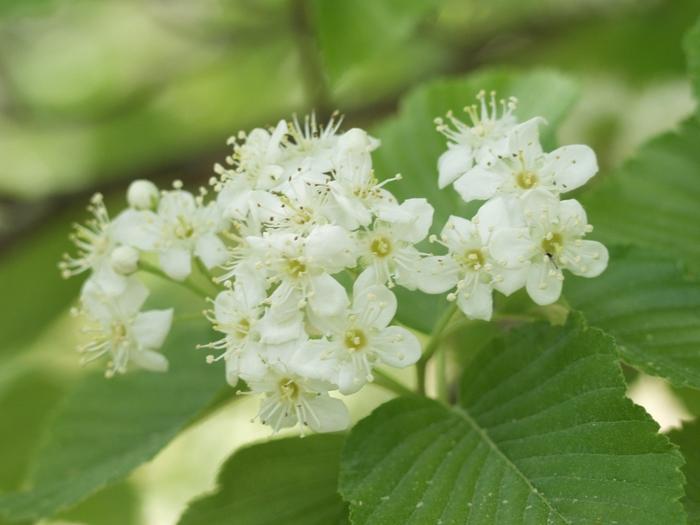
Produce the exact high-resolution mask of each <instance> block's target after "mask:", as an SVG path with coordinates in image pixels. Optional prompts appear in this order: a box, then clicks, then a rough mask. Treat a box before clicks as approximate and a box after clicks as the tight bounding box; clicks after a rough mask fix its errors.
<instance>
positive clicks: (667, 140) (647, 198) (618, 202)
mask: <svg viewBox="0 0 700 525" xmlns="http://www.w3.org/2000/svg"><path fill="white" fill-rule="evenodd" d="M699 143H700V123H699V122H697V121H695V120H689V121H687V122H685V123H684V124H683V126H682V127H681V129H680V131H678V132H671V133H666V134H664V135H661V136H660V137H658V138H656V139H654V140H652V141H651V142H649V143H647V144H646V145H644V146H643V147H642V148H641V150H640V152H639V154H638V155H637V156H635V157H634V158H632V159H631V160H629V161H628V162H626V163H625V164H624V165H623V166H622V167H621V168H620V169H619V170H617V171H616V172H615V173H611V174H609V175H608V176H606V177H604V178H603V179H602V180H600V181H599V184H598V185H597V186H596V187H595V189H594V190H593V191H591V192H589V193H587V194H585V195H583V196H582V198H581V201H582V202H583V204H584V205H585V207H586V210H587V211H588V220H589V222H590V223H591V224H593V225H594V228H595V230H594V236H595V238H596V239H598V240H601V241H603V242H607V243H610V244H636V245H639V246H644V247H647V248H650V249H652V250H653V251H656V252H657V253H664V254H666V255H668V256H670V257H674V258H678V259H682V260H684V261H685V262H686V263H687V264H688V266H689V268H690V269H691V270H694V271H698V270H700V227H698V225H699V224H700V206H699V205H698V198H699V197H700V148H698V144H699Z"/></svg>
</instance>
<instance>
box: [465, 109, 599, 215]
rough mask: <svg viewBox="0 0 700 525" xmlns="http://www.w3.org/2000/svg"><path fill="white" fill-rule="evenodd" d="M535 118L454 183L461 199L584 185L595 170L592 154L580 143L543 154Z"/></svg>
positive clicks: (568, 189)
mask: <svg viewBox="0 0 700 525" xmlns="http://www.w3.org/2000/svg"><path fill="white" fill-rule="evenodd" d="M541 122H543V119H542V118H540V117H535V118H533V119H530V120H528V121H527V122H523V123H522V124H519V125H517V126H516V127H514V128H513V129H512V130H511V131H510V132H509V133H508V136H507V149H506V151H501V152H499V153H496V154H494V155H492V156H491V157H490V158H487V159H485V160H483V161H482V162H481V163H480V164H478V165H476V166H474V167H473V168H472V169H470V170H469V171H467V172H466V173H465V174H464V175H462V176H461V177H460V178H459V179H458V180H457V181H456V182H455V184H454V187H455V189H456V190H457V192H459V194H460V196H461V197H462V199H464V201H465V202H470V201H472V200H487V199H491V198H494V197H498V196H506V197H517V196H522V195H524V194H526V193H527V192H529V191H530V190H532V189H535V188H542V189H546V190H548V191H550V192H551V193H554V194H556V195H559V194H560V193H566V192H567V191H571V190H574V189H576V188H578V187H580V186H582V185H583V184H585V183H586V182H587V181H588V180H589V179H590V178H591V177H593V175H595V174H596V173H597V171H598V163H597V161H596V156H595V153H594V152H593V150H592V149H591V148H589V147H588V146H584V145H570V146H562V147H560V148H558V149H556V150H554V151H552V152H551V153H544V152H543V150H542V146H541V145H540V139H539V131H538V126H539V125H540V123H541Z"/></svg>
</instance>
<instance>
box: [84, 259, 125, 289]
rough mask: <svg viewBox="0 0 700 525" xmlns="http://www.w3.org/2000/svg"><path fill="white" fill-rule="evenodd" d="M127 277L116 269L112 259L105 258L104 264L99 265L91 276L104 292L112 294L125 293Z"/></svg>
mask: <svg viewBox="0 0 700 525" xmlns="http://www.w3.org/2000/svg"><path fill="white" fill-rule="evenodd" d="M126 279H127V277H126V276H124V275H121V274H118V273H117V272H115V271H114V267H113V266H112V262H111V260H110V259H107V260H105V261H104V263H103V264H101V265H100V266H98V267H97V268H96V269H95V270H94V272H93V274H92V276H91V277H90V280H92V281H93V282H94V283H96V284H97V285H98V286H99V287H100V289H101V290H102V291H103V292H104V293H106V294H108V295H111V296H117V295H120V294H122V293H124V290H125V288H126V286H127V281H126Z"/></svg>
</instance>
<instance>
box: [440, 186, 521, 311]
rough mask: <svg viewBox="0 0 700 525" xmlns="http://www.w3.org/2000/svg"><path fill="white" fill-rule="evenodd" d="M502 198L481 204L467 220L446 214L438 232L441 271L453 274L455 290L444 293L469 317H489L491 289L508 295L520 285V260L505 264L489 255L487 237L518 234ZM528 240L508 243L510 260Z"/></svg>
mask: <svg viewBox="0 0 700 525" xmlns="http://www.w3.org/2000/svg"><path fill="white" fill-rule="evenodd" d="M513 215H514V214H513V212H512V210H511V209H509V206H508V204H507V202H506V201H504V200H503V199H494V200H492V201H489V202H487V203H486V204H484V205H483V206H482V207H481V208H480V209H479V212H478V213H477V214H476V215H475V216H474V218H473V219H472V220H471V221H469V220H467V219H463V218H461V217H456V216H454V215H453V216H450V218H449V219H448V221H447V224H445V227H444V228H443V230H442V233H441V236H440V238H441V241H442V243H443V244H444V245H445V246H446V247H447V249H448V251H449V252H448V254H447V256H446V258H445V259H446V262H445V264H444V268H443V270H442V271H443V272H444V273H447V274H452V275H453V276H454V281H453V285H455V284H456V287H457V289H456V292H454V293H452V294H450V295H449V296H448V298H449V299H452V300H456V301H457V305H458V306H459V308H460V310H462V312H464V314H465V315H466V316H467V317H469V318H472V319H483V320H486V321H488V320H490V319H491V316H492V314H493V298H492V292H493V290H494V289H495V290H498V291H499V292H501V293H503V294H505V295H510V294H511V293H513V292H514V291H515V290H517V289H519V288H521V287H522V286H523V285H524V282H525V281H524V279H525V274H524V271H523V270H522V268H523V266H524V262H522V261H520V262H519V263H518V264H507V262H506V261H499V260H498V259H497V258H495V257H494V256H493V254H492V253H491V249H490V242H491V238H492V237H493V236H494V235H495V234H497V233H499V232H509V233H511V234H512V236H515V235H516V234H522V233H523V232H524V231H526V230H524V228H522V227H517V226H516V225H517V218H515V217H514V216H513ZM529 247H530V245H529V244H527V243H523V242H518V243H513V244H512V245H511V246H509V248H508V249H509V256H510V257H511V259H512V260H515V261H518V260H519V259H522V258H523V256H524V254H525V253H526V250H528V249H529Z"/></svg>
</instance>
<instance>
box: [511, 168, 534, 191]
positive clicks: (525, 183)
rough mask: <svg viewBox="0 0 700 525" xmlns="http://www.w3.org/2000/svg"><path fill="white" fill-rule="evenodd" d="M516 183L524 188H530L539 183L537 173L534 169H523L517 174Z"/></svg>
mask: <svg viewBox="0 0 700 525" xmlns="http://www.w3.org/2000/svg"><path fill="white" fill-rule="evenodd" d="M515 183H516V184H517V185H518V186H520V187H521V188H522V189H524V190H529V189H530V188H534V187H535V186H536V185H537V174H536V173H534V172H532V171H527V170H523V171H520V172H518V174H517V175H516V176H515Z"/></svg>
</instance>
